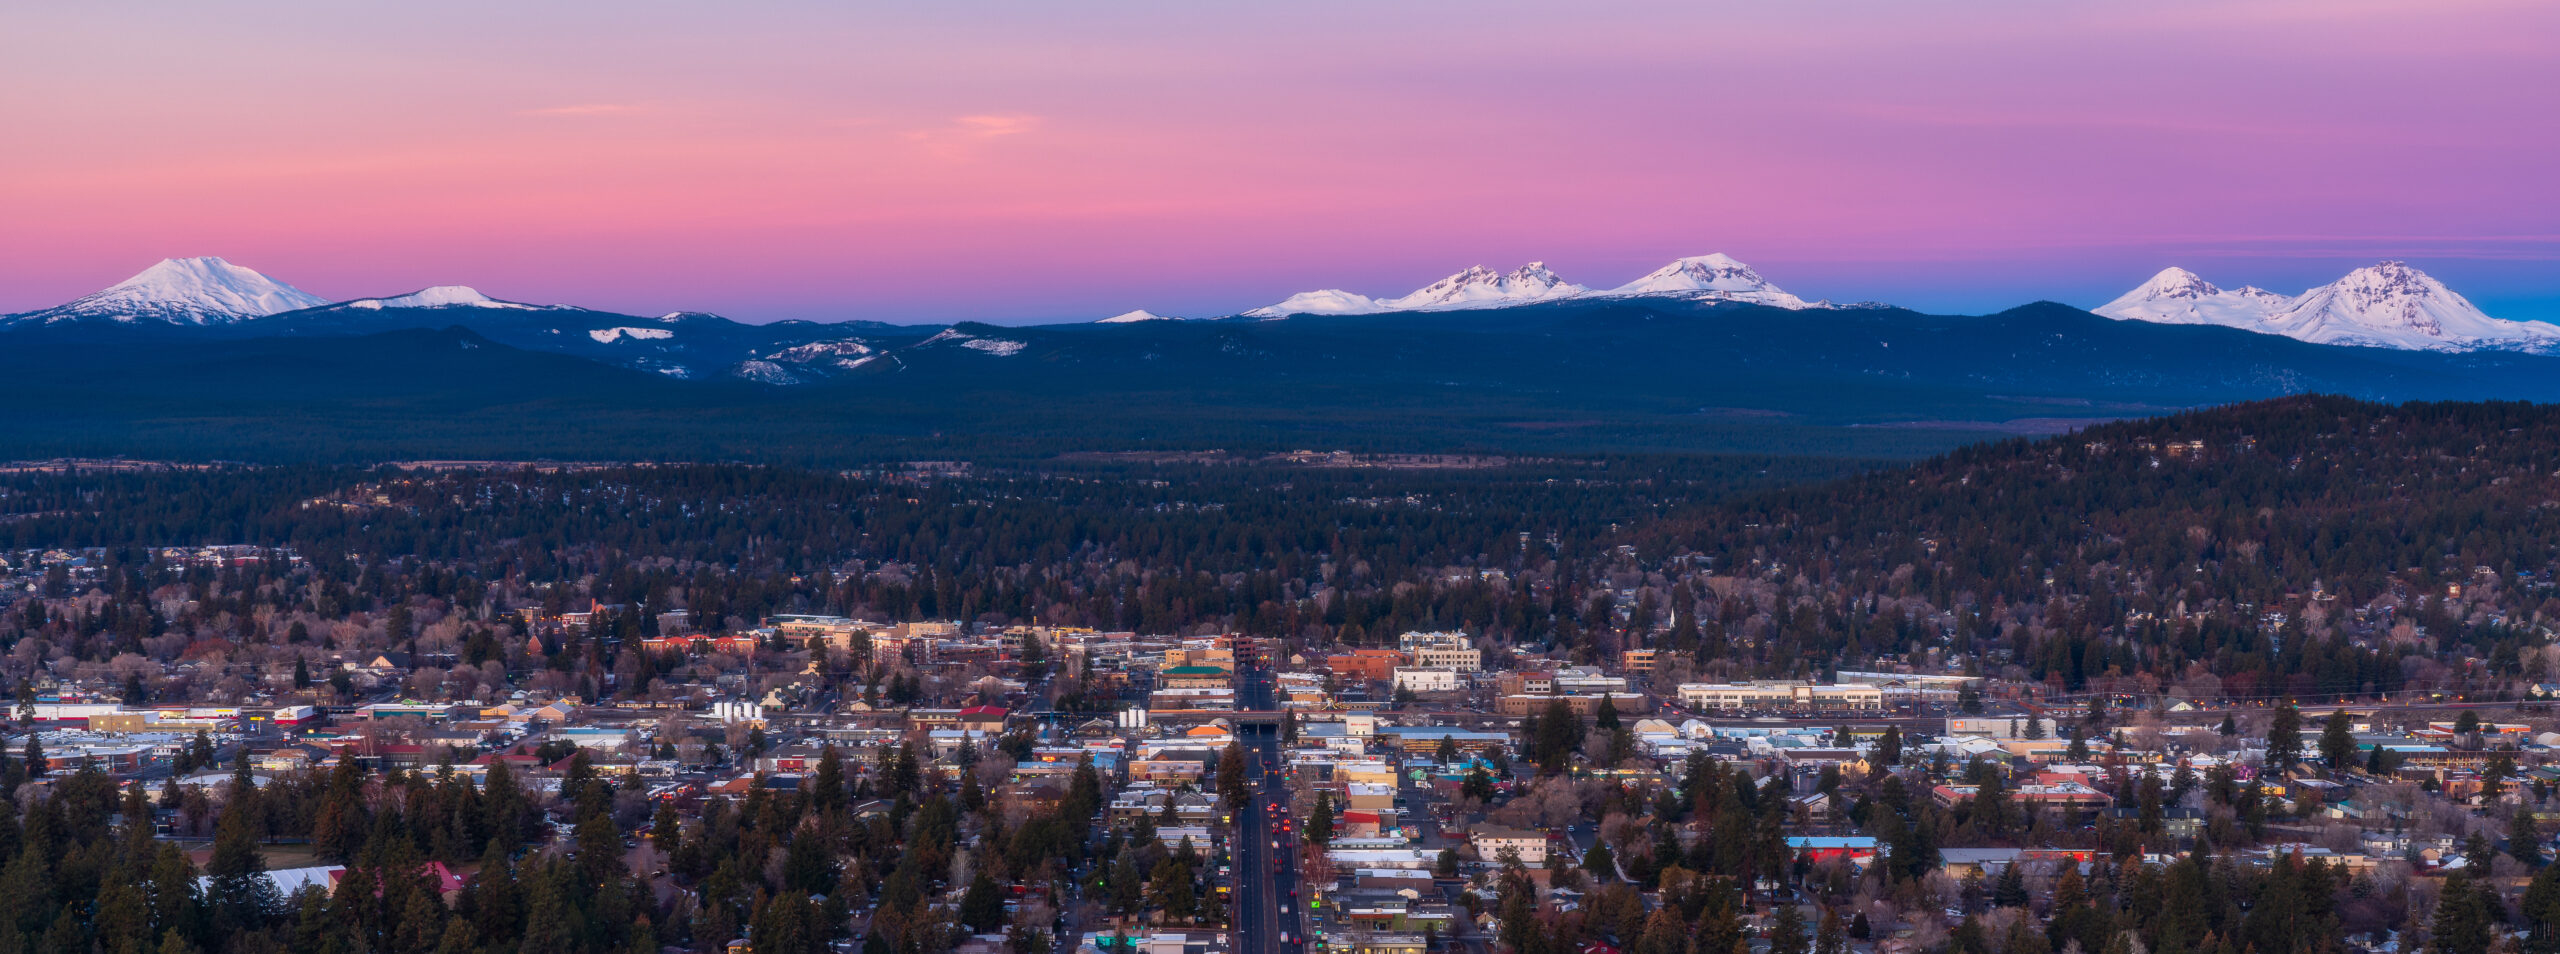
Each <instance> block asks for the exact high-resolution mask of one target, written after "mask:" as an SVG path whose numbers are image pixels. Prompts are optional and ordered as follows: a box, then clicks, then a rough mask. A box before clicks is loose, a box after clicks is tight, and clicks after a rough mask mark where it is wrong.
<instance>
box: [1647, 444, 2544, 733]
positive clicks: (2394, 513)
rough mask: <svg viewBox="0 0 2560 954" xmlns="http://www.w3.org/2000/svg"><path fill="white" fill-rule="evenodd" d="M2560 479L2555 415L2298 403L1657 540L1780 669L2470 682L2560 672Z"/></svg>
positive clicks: (1928, 473)
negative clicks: (1881, 665)
mask: <svg viewBox="0 0 2560 954" xmlns="http://www.w3.org/2000/svg"><path fill="white" fill-rule="evenodd" d="M2555 469H2560V409H2555V408H2552V407H2550V406H2547V405H2527V404H2519V403H2471V404H2408V405H2400V406H2392V405H2381V404H2372V403H2365V402H2358V401H2353V400H2348V399H2343V398H2334V397H2298V398H2287V399H2282V400H2274V401H2265V402H2255V403H2249V404H2242V405H2237V406H2232V407H2224V408H2217V409H2213V410H2207V411H2198V412H2192V413H2183V414H2177V415H2171V416H2166V417H2160V418H2154V419H2150V420H2143V421H2128V422H2122V423H2115V424H2107V425H2102V426H2098V427H2093V428H2090V429H2088V430H2086V431H2083V432H2081V433H2078V434H2073V435H2070V436H2067V437H2058V438H2051V439H2046V440H2040V441H2026V440H2011V441H2004V442H2000V443H1996V444H1990V445H1984V446H1979V447H1971V448H1966V449H1963V450H1959V451H1956V452H1954V453H1952V454H1948V455H1946V456H1944V457H1940V458H1935V459H1931V460H1928V461H1925V462H1921V463H1918V464H1915V465H1912V466H1910V467H1908V468H1896V469H1892V470H1884V471H1878V472H1874V473H1871V474H1869V475H1866V476H1862V477H1855V478H1849V479H1846V480H1843V481H1839V482H1834V483H1827V484H1822V485H1817V486H1809V487H1802V488H1797V489H1792V490H1784V491H1776V492H1772V493H1770V494H1767V495H1763V496H1759V497H1755V498H1752V499H1749V500H1746V501H1740V502H1736V503H1734V504H1731V505H1728V506H1723V507H1717V508H1711V509H1708V510H1705V511H1701V512H1699V513H1695V514H1691V515H1689V516H1685V517H1682V518H1679V519H1677V520H1674V521H1670V522H1667V523H1666V524H1664V525H1662V526H1660V527H1657V528H1656V529H1655V531H1654V532H1653V533H1652V534H1650V537H1651V539H1652V540H1653V542H1652V543H1651V544H1649V545H1648V548H1649V549H1654V548H1658V550H1659V551H1660V552H1681V551H1687V552H1690V553H1692V554H1694V555H1695V556H1696V557H1697V558H1699V559H1702V560H1704V561H1705V562H1707V563H1708V564H1709V565H1710V566H1711V567H1713V571H1712V572H1713V574H1714V578H1715V580H1716V582H1712V583H1707V582H1706V581H1701V582H1702V583H1705V585H1706V586H1707V587H1708V588H1712V589H1714V590H1715V591H1716V592H1718V593H1722V594H1725V595H1726V596H1727V597H1729V598H1731V599H1738V600H1739V602H1738V603H1733V604H1731V605H1728V606H1726V607H1724V609H1723V611H1722V612H1721V613H1719V612H1718V611H1716V610H1712V609H1711V610H1708V611H1707V614H1708V619H1709V621H1710V625H1708V626H1707V627H1706V629H1707V630H1708V635H1707V636H1706V638H1708V639H1709V640H1710V641H1712V642H1716V643H1717V644H1718V647H1717V648H1718V649H1724V650H1727V651H1730V650H1731V649H1732V648H1733V646H1734V645H1736V644H1739V645H1740V646H1741V647H1742V655H1744V656H1745V657H1746V658H1758V659H1760V660H1762V662H1763V664H1764V665H1771V666H1775V667H1778V668H1785V667H1787V666H1790V665H1792V664H1793V663H1792V661H1793V660H1797V659H1801V658H1805V657H1808V656H1810V657H1813V658H1816V659H1836V660H1842V661H1843V664H1844V665H1846V664H1853V663H1855V664H1865V663H1867V662H1868V661H1870V660H1871V657H1873V656H1875V655H1877V654H1884V655H1888V656H1898V655H1902V654H1905V653H1911V654H1912V655H1911V656H1909V657H1907V658H1909V659H1911V660H1914V661H1917V660H1919V659H1921V658H1922V657H1929V658H1931V659H1935V660H1945V661H1957V662H1961V664H1962V665H1964V666H1967V667H1980V668H1981V669H1983V670H1984V671H1993V672H1996V671H2002V670H2006V669H2008V668H2009V667H2012V666H2014V667H2017V671H2016V672H2015V673H2012V675H2014V676H2017V677H2019V678H2027V679H2035V680H2044V681H2048V682H2049V683H2050V684H2052V685H2053V686H2054V687H2055V688H2057V689H2064V690H2068V691H2074V692H2077V691H2084V690H2096V691H2127V690H2130V689H2131V688H2133V687H2137V686H2148V687H2151V688H2155V689H2156V688H2164V687H2176V686H2180V685H2184V686H2186V687H2187V689H2186V691H2188V692H2190V693H2198V694H2207V695H2209V694H2212V693H2217V692H2219V693H2227V694H2232V695H2240V696H2250V695H2259V694H2268V693H2279V692H2281V693H2290V694H2299V695H2312V694H2338V693H2352V692H2359V691H2376V690H2391V689H2399V688H2403V687H2412V686H2421V685H2424V686H2431V687H2448V688H2455V689H2458V688H2460V687H2462V686H2466V685H2490V684H2495V683H2497V682H2499V681H2500V680H2508V679H2516V678H2546V677H2547V676H2548V673H2549V669H2548V661H2547V660H2546V658H2545V656H2544V655H2543V653H2542V652H2541V650H2540V646H2541V644H2542V643H2543V641H2544V637H2543V636H2541V635H2540V634H2541V633H2542V632H2544V631H2547V630H2548V628H2550V627H2551V626H2552V625H2554V624H2555V622H2560V602H2555V601H2554V597H2555V596H2560V591H2555V590H2554V589H2553V587H2552V580H2553V573H2554V571H2555V569H2560V474H2555ZM1781 587H1782V588H1784V592H1785V594H1786V595H1777V594H1778V592H1779V588H1781ZM1749 594H1756V596H1754V595H1749ZM1709 602H1710V605H1711V606H1712V605H1713V604H1714V602H1715V601H1714V600H1713V599H1712V598H1711V599H1710V601H1709ZM1718 616H1721V617H1722V618H1721V619H1720V620H1719V619H1718V618H1717V617H1718ZM1755 618H1756V619H1757V620H1758V621H1757V622H1756V623H1755V622H1753V620H1754V619H1755ZM1718 624H1722V625H1718ZM1728 641H1729V642H1728ZM2439 654H2442V656H2441V657H2439ZM2439 658H2441V659H2442V660H2443V661H2442V662H2439V661H2438V660H2439ZM2464 658H2473V659H2477V660H2481V662H2480V663H2479V664H2478V665H2477V666H2476V667H2475V668H2472V669H2467V670H2466V669H2463V668H2460V667H2459V666H2458V665H2452V667H2451V668H2448V665H2451V664H2455V663H2458V661H2459V660H2462V659H2464ZM1817 668H1818V665H1817Z"/></svg>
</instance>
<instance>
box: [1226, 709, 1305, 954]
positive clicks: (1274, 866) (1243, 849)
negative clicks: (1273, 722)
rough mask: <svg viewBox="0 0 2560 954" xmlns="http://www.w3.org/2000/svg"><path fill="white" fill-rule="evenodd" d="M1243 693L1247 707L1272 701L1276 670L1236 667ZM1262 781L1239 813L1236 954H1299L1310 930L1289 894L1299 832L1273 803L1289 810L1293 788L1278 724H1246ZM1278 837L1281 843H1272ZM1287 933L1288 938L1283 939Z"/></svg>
mask: <svg viewBox="0 0 2560 954" xmlns="http://www.w3.org/2000/svg"><path fill="white" fill-rule="evenodd" d="M1236 679H1237V682H1238V686H1237V689H1238V693H1239V694H1240V695H1242V696H1243V697H1244V698H1243V699H1242V700H1241V701H1242V702H1243V703H1244V707H1245V708H1248V709H1267V708H1269V707H1270V706H1271V673H1270V671H1269V670H1266V669H1262V668H1260V667H1257V666H1254V665H1252V664H1250V663H1244V664H1241V665H1240V666H1239V668H1238V669H1237V670H1236ZM1238 731H1239V732H1240V733H1242V734H1241V736H1240V738H1239V741H1241V742H1242V743H1243V744H1244V749H1245V755H1246V757H1247V758H1248V759H1249V760H1250V764H1249V768H1250V769H1251V770H1252V772H1253V775H1254V777H1255V778H1256V779H1257V782H1256V784H1255V786H1254V789H1255V792H1254V796H1253V799H1252V801H1251V803H1250V804H1248V805H1246V806H1245V807H1244V810H1243V811H1241V812H1239V813H1238V815H1237V818H1236V847H1237V850H1236V900H1235V905H1236V917H1235V927H1236V951H1237V954H1300V952H1302V951H1304V949H1305V935H1304V931H1303V929H1302V928H1301V927H1300V926H1299V925H1300V920H1299V907H1298V905H1299V900H1298V899H1296V898H1292V897H1290V894H1291V892H1292V891H1293V889H1294V888H1295V887H1296V885H1297V883H1298V862H1297V852H1296V851H1295V846H1296V844H1297V841H1296V837H1295V835H1294V834H1292V835H1290V836H1287V837H1286V838H1283V836H1281V835H1280V834H1279V833H1278V827H1279V826H1278V825H1276V824H1274V823H1273V819H1274V817H1275V816H1274V813H1273V812H1272V811H1271V809H1270V808H1269V806H1271V805H1274V804H1276V805H1279V806H1281V812H1280V813H1279V814H1281V815H1286V814H1287V813H1288V804H1289V790H1288V787H1287V786H1286V785H1284V784H1282V782H1281V775H1280V772H1279V768H1280V761H1279V760H1280V739H1279V736H1278V733H1277V730H1276V729H1275V727H1272V726H1267V725H1259V726H1241V727H1239V728H1238ZM1275 840H1278V841H1279V845H1280V847H1279V848H1277V849H1275V848H1273V847H1272V844H1273V842H1274V841H1275ZM1284 932H1285V933H1286V934H1287V936H1288V938H1289V943H1287V944H1283V943H1281V940H1280V939H1281V936H1282V934H1283V933H1284Z"/></svg>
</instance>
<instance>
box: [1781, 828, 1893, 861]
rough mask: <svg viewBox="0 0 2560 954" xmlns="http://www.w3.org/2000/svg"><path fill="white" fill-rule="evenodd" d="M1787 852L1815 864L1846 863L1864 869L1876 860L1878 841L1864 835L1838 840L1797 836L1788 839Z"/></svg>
mask: <svg viewBox="0 0 2560 954" xmlns="http://www.w3.org/2000/svg"><path fill="white" fill-rule="evenodd" d="M1787 850H1789V851H1792V852H1795V853H1796V854H1797V855H1799V856H1801V857H1803V858H1806V859H1808V860H1811V861H1812V862H1813V863H1815V864H1821V863H1823V862H1826V861H1846V862H1848V863H1850V864H1853V865H1857V866H1858V867H1861V868H1863V867H1866V866H1867V865H1868V864H1869V863H1872V862H1874V861H1875V860H1876V840H1875V839H1873V838H1870V837H1867V836H1864V835H1857V836H1850V837H1837V838H1835V837H1822V836H1815V835H1796V836H1794V837H1791V838H1788V839H1787Z"/></svg>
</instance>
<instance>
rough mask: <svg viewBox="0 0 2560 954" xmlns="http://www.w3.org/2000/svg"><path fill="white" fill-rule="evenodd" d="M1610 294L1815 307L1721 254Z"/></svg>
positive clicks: (1695, 258) (1666, 269) (1691, 260)
mask: <svg viewBox="0 0 2560 954" xmlns="http://www.w3.org/2000/svg"><path fill="white" fill-rule="evenodd" d="M1607 294H1611V295H1674V296H1679V297H1684V298H1695V299H1699V300H1702V301H1738V302H1747V303H1750V304H1755V305H1773V306H1776V307H1779V308H1812V307H1815V305H1813V304H1811V303H1808V302H1806V301H1805V300H1804V299H1802V298H1798V297H1796V296H1794V295H1791V294H1788V293H1787V291H1786V290H1785V289H1782V288H1779V287H1778V286H1776V285H1773V284H1770V283H1769V280H1768V279H1765V278H1762V277H1760V273H1759V272H1755V271H1752V270H1751V266H1749V265H1745V264H1743V263H1742V262H1740V261H1738V260H1736V259H1735V258H1734V257H1733V256H1730V255H1726V254H1724V253H1722V252H1713V253H1709V254H1706V255H1692V256H1690V257H1688V258H1683V259H1679V260H1677V261H1674V262H1672V263H1671V264H1669V265H1665V266H1662V267H1661V268H1657V269H1654V270H1653V271H1652V272H1651V273H1649V274H1647V275H1645V276H1644V277H1643V278H1639V279H1636V280H1635V281H1632V282H1628V283H1626V284H1624V285H1620V286H1618V287H1616V288H1613V289H1610V290H1609V291H1608V292H1607Z"/></svg>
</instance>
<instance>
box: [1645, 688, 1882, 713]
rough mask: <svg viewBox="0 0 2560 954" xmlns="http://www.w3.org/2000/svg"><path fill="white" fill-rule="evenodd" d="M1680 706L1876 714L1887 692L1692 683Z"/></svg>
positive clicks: (1682, 695) (1880, 690) (1861, 689)
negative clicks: (1853, 710)
mask: <svg viewBox="0 0 2560 954" xmlns="http://www.w3.org/2000/svg"><path fill="white" fill-rule="evenodd" d="M1680 703H1681V704H1682V705H1685V706H1688V707H1690V708H1692V709H1861V710H1875V709H1882V708H1884V690H1882V689H1878V688H1876V687H1874V686H1866V685H1855V684H1846V685H1818V684H1815V683H1807V682H1750V683H1722V682H1690V683H1682V684H1681V685H1680Z"/></svg>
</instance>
